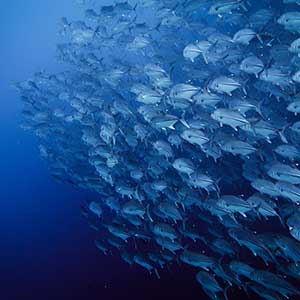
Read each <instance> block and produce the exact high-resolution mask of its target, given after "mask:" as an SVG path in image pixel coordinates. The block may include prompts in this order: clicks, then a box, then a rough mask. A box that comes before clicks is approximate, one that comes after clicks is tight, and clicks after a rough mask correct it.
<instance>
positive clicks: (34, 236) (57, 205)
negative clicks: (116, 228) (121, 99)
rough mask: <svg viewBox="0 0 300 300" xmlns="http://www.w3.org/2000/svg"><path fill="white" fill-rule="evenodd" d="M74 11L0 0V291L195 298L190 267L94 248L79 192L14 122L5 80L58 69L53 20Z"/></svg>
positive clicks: (7, 299)
mask: <svg viewBox="0 0 300 300" xmlns="http://www.w3.org/2000/svg"><path fill="white" fill-rule="evenodd" d="M81 13H82V9H81V8H80V7H78V6H75V5H74V4H73V1H72V0H26V1H25V0H10V1H1V2H0V20H1V23H0V40H1V45H0V101H1V106H0V179H1V180H0V191H1V206H0V299H1V300H23V299H24V300H35V299H39V300H41V299H42V300H48V299H49V300H50V299H51V300H52V299H56V300H62V299H65V300H69V299H89V300H93V299H104V300H111V299H131V300H134V299H139V300H140V299H153V298H155V299H156V300H157V299H171V298H172V299H184V298H194V299H198V297H200V298H201V289H200V288H199V287H198V286H197V284H196V283H195V282H194V278H193V275H192V274H189V270H187V271H183V270H182V268H181V269H180V274H178V272H177V270H171V271H165V272H164V273H163V274H162V279H161V280H160V281H158V280H156V278H155V277H153V276H150V275H149V274H148V273H146V272H145V271H144V270H141V269H139V268H138V267H136V268H130V267H129V266H127V265H125V264H124V263H123V262H121V261H120V260H119V259H118V258H116V257H112V256H108V257H104V256H101V255H100V254H99V253H98V252H97V250H96V248H95V247H94V244H93V239H94V235H95V233H94V232H93V231H92V230H91V229H90V228H89V226H88V225H87V223H86V222H85V220H84V219H82V218H81V216H80V213H79V205H80V203H81V202H82V201H83V200H84V198H85V197H86V194H85V192H84V191H78V190H74V188H72V187H69V186H64V185H60V184H57V183H56V182H54V181H53V179H52V178H51V177H50V176H49V174H48V172H47V166H46V165H45V163H44V162H43V161H42V160H41V159H40V158H39V155H38V150H37V141H36V139H35V138H34V137H33V136H32V135H31V134H30V133H29V132H24V131H23V130H21V129H20V128H19V124H20V121H21V116H20V112H21V108H22V107H21V103H20V101H19V97H18V94H17V92H16V91H15V90H13V89H12V88H11V87H10V82H11V81H12V80H24V79H28V78H30V76H31V75H32V74H33V73H34V72H35V71H40V70H42V69H46V70H47V71H51V72H56V71H58V70H60V69H61V66H59V64H58V63H57V62H56V60H55V44H56V42H57V41H58V36H57V28H58V27H57V24H58V20H59V18H60V17H61V16H69V17H71V19H72V18H77V17H80V15H81ZM174 272H176V273H177V274H176V275H175V274H173V273H174ZM187 274H188V276H187Z"/></svg>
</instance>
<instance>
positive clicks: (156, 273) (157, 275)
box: [154, 268, 160, 279]
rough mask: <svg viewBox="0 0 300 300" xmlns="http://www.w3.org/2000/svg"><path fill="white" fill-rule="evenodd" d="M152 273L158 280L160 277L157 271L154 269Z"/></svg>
mask: <svg viewBox="0 0 300 300" xmlns="http://www.w3.org/2000/svg"><path fill="white" fill-rule="evenodd" d="M154 273H155V275H156V277H157V279H160V275H159V273H158V270H157V269H156V268H155V269H154Z"/></svg>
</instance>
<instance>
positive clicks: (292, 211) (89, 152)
mask: <svg viewBox="0 0 300 300" xmlns="http://www.w3.org/2000/svg"><path fill="white" fill-rule="evenodd" d="M77 2H80V5H82V6H83V7H84V10H85V18H84V20H81V21H70V20H67V19H66V18H62V19H61V21H60V29H59V33H60V35H61V37H60V39H61V42H60V44H59V45H58V46H57V59H58V60H59V61H60V62H61V65H62V66H63V67H64V69H65V71H63V72H60V73H57V74H48V73H46V72H45V71H42V72H37V73H36V74H34V76H32V78H31V79H29V80H25V81H23V82H17V83H14V87H15V88H16V89H17V90H18V91H19V93H20V98H21V100H22V102H23V111H22V115H23V122H22V124H21V126H22V128H23V129H25V130H30V131H32V132H34V134H35V135H36V136H37V138H38V141H39V150H40V155H41V157H42V158H43V159H44V160H45V161H46V162H47V164H48V166H49V171H50V172H51V175H52V176H53V177H54V178H55V179H56V180H58V181H60V182H63V183H67V184H71V185H73V186H76V187H79V188H82V189H86V190H89V191H92V192H93V193H94V195H95V196H94V199H92V200H88V201H86V202H85V203H84V204H83V205H82V207H81V213H82V215H83V216H84V217H85V218H86V219H87V220H88V222H89V224H90V226H91V227H92V228H94V229H95V245H96V247H97V248H98V249H99V250H100V251H101V252H102V253H103V254H105V255H108V254H111V253H114V254H115V255H117V254H118V255H120V257H121V258H122V259H123V260H124V261H125V262H126V263H128V264H131V265H132V264H135V265H139V266H140V267H142V268H144V269H146V270H147V271H149V272H150V273H151V274H154V275H156V276H157V277H159V276H160V273H161V272H163V269H165V268H167V267H168V265H170V264H186V265H189V266H190V267H191V270H192V271H194V273H195V280H196V281H197V282H198V283H199V285H201V286H202V289H203V291H204V292H205V293H206V294H207V296H208V297H209V298H210V299H215V300H218V299H226V300H230V295H231V291H234V290H235V289H240V290H243V291H244V292H245V297H246V298H247V299H248V297H249V299H250V298H255V299H267V300H281V299H286V298H291V299H299V297H300V288H299V281H300V280H299V276H300V207H299V204H300V166H299V163H300V6H299V4H300V2H299V0H276V1H275V0H260V1H255V0H214V1H213V0H203V1H200V0H119V1H114V2H111V3H107V4H105V3H104V2H105V1H100V0H97V1H93V3H92V2H91V1H88V0H86V1H83V0H81V1H77ZM293 297H295V298H293ZM246 298H245V299H246Z"/></svg>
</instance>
